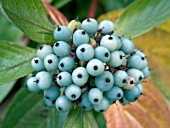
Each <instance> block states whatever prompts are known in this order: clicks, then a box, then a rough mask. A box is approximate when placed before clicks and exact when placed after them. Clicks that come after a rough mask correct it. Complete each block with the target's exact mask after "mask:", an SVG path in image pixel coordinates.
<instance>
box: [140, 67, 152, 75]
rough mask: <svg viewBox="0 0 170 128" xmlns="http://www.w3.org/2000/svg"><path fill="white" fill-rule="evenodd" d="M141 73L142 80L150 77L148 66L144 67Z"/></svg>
mask: <svg viewBox="0 0 170 128" xmlns="http://www.w3.org/2000/svg"><path fill="white" fill-rule="evenodd" d="M142 73H143V75H144V78H148V77H149V76H150V69H149V67H148V66H146V67H145V68H144V69H143V70H142Z"/></svg>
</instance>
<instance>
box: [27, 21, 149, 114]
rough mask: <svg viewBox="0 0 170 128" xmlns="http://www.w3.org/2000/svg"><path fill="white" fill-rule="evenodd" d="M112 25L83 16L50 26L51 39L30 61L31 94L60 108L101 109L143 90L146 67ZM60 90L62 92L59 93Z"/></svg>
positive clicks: (131, 99) (135, 96)
mask: <svg viewBox="0 0 170 128" xmlns="http://www.w3.org/2000/svg"><path fill="white" fill-rule="evenodd" d="M114 30H115V26H114V24H113V23H112V22H111V21H109V20H103V21H102V22H100V24H98V22H97V21H96V20H95V19H92V18H87V19H85V20H84V21H83V22H82V23H81V22H79V21H78V20H73V21H71V22H70V23H69V25H68V26H58V27H57V28H56V29H55V30H54V38H55V39H56V41H57V42H56V43H55V44H53V45H52V46H51V45H43V46H41V47H40V48H39V49H38V51H37V56H38V57H35V58H33V59H32V62H31V64H32V67H33V68H34V69H35V71H36V73H35V75H33V76H32V77H31V78H29V79H28V80H27V88H28V90H30V91H31V92H39V91H40V90H43V91H44V102H45V105H46V106H48V107H52V106H53V105H54V104H55V106H56V108H57V109H58V110H59V111H69V110H70V109H71V108H72V107H73V106H74V105H79V106H80V107H82V109H84V110H91V109H94V110H95V111H97V112H104V111H106V110H107V109H108V108H109V106H110V105H111V104H113V103H115V102H116V101H119V102H120V103H121V104H123V105H126V104H129V103H130V102H134V101H136V100H137V99H138V98H139V96H140V95H141V94H142V92H143V86H142V85H141V83H142V81H143V80H144V79H145V78H147V77H149V75H150V70H149V68H148V63H147V60H146V57H145V54H144V53H143V52H142V51H140V50H138V49H134V43H133V42H132V41H131V40H129V39H127V38H123V37H120V36H118V35H116V34H113V32H114ZM61 90H63V91H61Z"/></svg>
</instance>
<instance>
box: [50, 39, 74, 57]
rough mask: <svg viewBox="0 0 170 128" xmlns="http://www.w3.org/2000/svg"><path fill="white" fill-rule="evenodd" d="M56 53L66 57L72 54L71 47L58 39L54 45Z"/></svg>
mask: <svg viewBox="0 0 170 128" xmlns="http://www.w3.org/2000/svg"><path fill="white" fill-rule="evenodd" d="M53 50H54V53H55V54H56V55H57V56H59V57H65V56H67V55H69V54H70V52H71V47H70V45H69V44H68V43H66V42H64V41H57V42H56V43H55V44H54V46H53Z"/></svg>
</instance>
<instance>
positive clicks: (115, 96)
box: [104, 86, 123, 101]
mask: <svg viewBox="0 0 170 128" xmlns="http://www.w3.org/2000/svg"><path fill="white" fill-rule="evenodd" d="M104 95H105V96H106V97H107V98H108V99H110V100H114V101H116V100H120V99H121V98H122V97H123V90H122V89H121V88H119V87H117V86H113V87H112V88H111V89H110V90H109V91H106V92H105V93H104Z"/></svg>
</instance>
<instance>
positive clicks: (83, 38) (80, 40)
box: [73, 30, 90, 47]
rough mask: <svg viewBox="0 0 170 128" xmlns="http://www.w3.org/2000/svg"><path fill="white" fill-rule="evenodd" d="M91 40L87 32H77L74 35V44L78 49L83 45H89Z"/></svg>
mask: <svg viewBox="0 0 170 128" xmlns="http://www.w3.org/2000/svg"><path fill="white" fill-rule="evenodd" d="M89 40H90V38H89V35H88V34H87V33H86V32H85V30H76V31H75V32H74V34H73V43H74V45H75V46H76V47H78V46H79V45H81V44H87V43H88V42H89Z"/></svg>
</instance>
